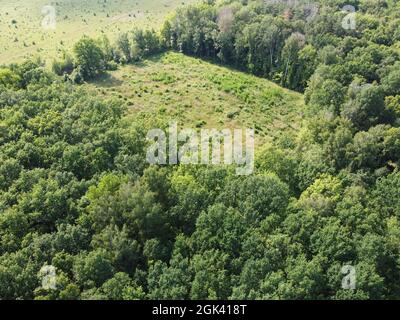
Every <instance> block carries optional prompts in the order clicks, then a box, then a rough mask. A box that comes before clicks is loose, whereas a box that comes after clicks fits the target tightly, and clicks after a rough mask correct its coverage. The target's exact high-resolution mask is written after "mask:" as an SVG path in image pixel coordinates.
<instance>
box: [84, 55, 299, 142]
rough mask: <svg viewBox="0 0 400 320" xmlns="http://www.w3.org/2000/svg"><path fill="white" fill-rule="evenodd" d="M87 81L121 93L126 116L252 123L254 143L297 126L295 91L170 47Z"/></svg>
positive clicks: (188, 123) (213, 124) (195, 123)
mask: <svg viewBox="0 0 400 320" xmlns="http://www.w3.org/2000/svg"><path fill="white" fill-rule="evenodd" d="M88 86H90V87H91V88H92V89H93V90H96V91H97V93H98V94H100V95H104V96H106V97H109V96H115V97H119V98H122V99H124V100H125V101H126V103H127V105H128V107H129V114H130V115H131V116H136V115H138V113H146V114H147V115H150V116H151V115H156V114H158V115H160V116H162V117H163V119H168V120H178V121H179V125H180V126H184V127H190V128H196V127H197V128H201V127H206V128H231V129H233V128H254V129H255V130H256V133H257V134H256V144H260V143H262V142H265V141H267V140H269V139H271V138H276V137H279V136H280V135H281V134H282V133H284V132H288V131H291V130H295V129H298V127H299V126H300V123H301V119H302V112H301V111H302V110H304V109H303V108H304V100H303V96H302V95H301V94H298V93H295V92H292V91H290V90H287V89H283V88H281V87H279V86H278V85H276V84H274V83H272V82H270V81H268V80H265V79H261V78H257V77H255V76H252V75H248V74H245V73H242V72H239V71H234V70H231V69H229V68H226V67H221V66H218V65H214V64H212V63H209V62H205V61H202V60H200V59H196V58H192V57H187V56H184V55H182V54H179V53H174V52H169V53H165V54H162V55H160V56H157V57H154V58H152V59H149V60H145V61H143V62H142V63H140V64H136V65H128V66H124V67H121V68H120V69H119V70H117V71H115V72H111V73H110V74H109V75H106V76H104V77H103V78H101V79H99V80H97V81H95V82H92V83H90V84H88ZM128 116H129V115H128Z"/></svg>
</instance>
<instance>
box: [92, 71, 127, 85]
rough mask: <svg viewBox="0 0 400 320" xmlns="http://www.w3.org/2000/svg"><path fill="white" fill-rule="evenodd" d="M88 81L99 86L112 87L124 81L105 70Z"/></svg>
mask: <svg viewBox="0 0 400 320" xmlns="http://www.w3.org/2000/svg"><path fill="white" fill-rule="evenodd" d="M90 83H92V84H94V85H96V86H98V87H100V88H114V87H120V86H121V85H122V84H123V83H124V81H122V80H120V79H117V78H115V77H114V76H113V75H111V74H110V73H108V72H106V73H103V74H102V75H100V76H98V77H97V78H96V79H94V80H92V81H90Z"/></svg>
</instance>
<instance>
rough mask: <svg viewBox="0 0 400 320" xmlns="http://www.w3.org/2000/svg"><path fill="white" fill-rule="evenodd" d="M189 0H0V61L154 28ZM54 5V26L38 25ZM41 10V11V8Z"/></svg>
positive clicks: (55, 52) (45, 55)
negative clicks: (90, 38)
mask: <svg viewBox="0 0 400 320" xmlns="http://www.w3.org/2000/svg"><path fill="white" fill-rule="evenodd" d="M193 2H195V0H184V1H182V0H58V1H48V0H29V1H23V0H12V1H11V0H0V31H1V32H0V64H5V63H11V62H17V61H21V60H23V59H24V58H27V57H29V56H31V55H35V56H40V57H41V58H42V59H46V58H53V57H55V56H57V55H59V54H60V52H62V51H63V50H68V49H70V47H71V46H72V45H73V44H74V43H75V42H76V41H77V40H79V38H81V37H82V36H83V35H88V36H100V35H102V34H105V35H107V36H109V37H110V38H113V37H115V36H116V35H117V34H119V33H121V32H123V31H126V30H131V29H132V28H133V27H135V26H137V27H140V28H153V27H154V28H156V29H157V28H159V27H160V25H161V24H162V22H163V20H164V17H165V16H166V15H168V13H170V12H171V11H173V10H174V9H176V8H177V7H178V6H180V5H184V4H189V3H193ZM46 6H51V7H54V8H55V22H56V25H55V29H51V28H48V29H46V28H43V26H42V22H43V21H44V19H46V18H50V16H51V11H49V10H48V9H47V11H46V9H43V8H45V7H46ZM42 10H44V11H43V12H42Z"/></svg>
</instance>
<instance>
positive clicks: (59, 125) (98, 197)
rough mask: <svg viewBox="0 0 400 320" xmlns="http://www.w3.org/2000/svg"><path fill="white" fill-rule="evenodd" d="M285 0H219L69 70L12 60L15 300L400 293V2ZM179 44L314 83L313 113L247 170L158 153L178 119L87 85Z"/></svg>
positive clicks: (2, 112)
mask: <svg viewBox="0 0 400 320" xmlns="http://www.w3.org/2000/svg"><path fill="white" fill-rule="evenodd" d="M282 2H283V3H282ZM284 2H285V1H281V2H280V1H261V0H260V1H258V0H254V1H251V0H248V1H246V0H242V1H238V0H231V1H229V0H227V1H205V2H204V3H201V4H198V5H192V6H187V7H184V8H182V9H178V10H177V11H176V12H175V13H174V14H173V15H171V16H170V17H169V18H168V19H167V20H166V21H165V23H164V26H163V28H162V29H161V30H160V31H152V30H140V29H135V30H133V31H132V32H128V33H123V34H121V35H120V37H119V38H118V39H117V40H116V41H110V40H108V39H107V38H106V37H101V38H99V39H91V38H88V37H84V38H82V39H81V40H80V41H79V42H78V43H76V45H75V46H74V49H73V50H72V51H71V52H65V53H64V54H63V57H62V58H58V59H55V61H54V62H53V64H52V71H50V70H49V68H46V67H45V66H44V65H43V63H42V61H40V59H31V60H29V61H26V62H24V63H21V64H13V65H9V66H3V67H1V68H0V299H127V300H129V299H393V298H394V299H398V298H400V246H399V244H400V221H399V220H400V172H399V164H400V59H399V58H400V57H399V55H400V28H399V25H400V2H399V1H396V0H391V1H389V0H388V1H380V0H379V1H378V0H347V1H341V0H319V1H314V2H313V5H314V6H316V7H317V8H318V13H316V14H315V16H312V15H310V12H309V11H308V10H309V7H308V6H309V4H310V1H304V2H302V1H294V2H291V3H292V4H291V5H290V6H289V5H288V4H287V3H284ZM345 5H352V6H353V7H354V9H355V14H353V15H351V18H352V19H353V18H354V19H355V21H356V27H355V29H352V28H344V27H343V21H344V19H346V16H348V15H349V12H346V11H343V10H342V8H343V7H344V6H345ZM166 50H175V51H180V52H182V53H184V54H187V55H193V56H197V57H201V58H203V59H207V60H210V61H213V62H214V63H220V64H223V65H227V66H230V67H231V68H235V69H239V70H242V71H245V72H249V73H253V74H255V75H257V76H260V77H265V78H268V79H270V80H271V81H274V82H276V83H278V84H280V85H282V86H284V87H287V88H289V89H292V90H296V91H299V92H302V93H304V96H305V100H306V109H305V110H303V112H304V114H305V115H306V116H305V118H306V120H305V123H304V124H302V128H301V129H300V130H299V131H298V132H297V133H296V134H287V135H284V136H282V137H280V138H279V139H275V141H273V142H271V143H268V144H265V145H263V146H262V147H260V148H259V150H257V158H256V171H255V173H254V174H252V175H249V176H246V177H242V176H237V175H236V174H235V168H234V167H232V166H189V165H177V166H150V165H148V164H147V163H146V150H147V145H148V142H147V141H146V133H147V131H148V130H149V129H151V128H157V127H164V126H167V125H168V124H167V123H166V121H165V119H163V118H162V117H161V116H147V117H146V116H138V117H136V118H135V119H134V121H132V119H131V118H130V119H129V121H127V118H125V117H124V115H125V112H126V104H125V102H124V101H123V100H121V99H118V98H115V99H104V98H103V97H101V96H96V95H94V94H93V93H92V92H91V91H90V90H89V89H87V88H85V87H84V86H82V85H81V84H82V83H84V82H85V81H89V80H90V79H93V78H96V77H97V76H98V75H101V74H102V73H105V72H108V71H109V70H115V69H116V68H118V67H119V65H122V64H128V63H137V62H138V61H141V60H142V59H144V58H145V57H148V56H151V55H153V54H156V53H159V52H162V51H166ZM45 265H48V266H54V267H55V270H56V280H57V281H56V283H57V285H56V288H43V286H42V278H43V275H42V274H41V270H42V268H43V266H45ZM346 265H349V266H354V268H355V271H356V286H355V288H352V289H348V288H343V286H342V280H343V277H344V276H345V274H343V273H342V268H343V266H346Z"/></svg>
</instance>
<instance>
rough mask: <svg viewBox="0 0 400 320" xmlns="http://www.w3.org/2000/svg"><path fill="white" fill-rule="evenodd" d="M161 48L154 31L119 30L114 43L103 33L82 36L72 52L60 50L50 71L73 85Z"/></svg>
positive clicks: (135, 60)
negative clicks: (60, 55) (60, 52)
mask: <svg viewBox="0 0 400 320" xmlns="http://www.w3.org/2000/svg"><path fill="white" fill-rule="evenodd" d="M162 50H163V45H162V43H161V39H160V37H159V35H158V34H157V33H156V32H155V31H153V30H152V31H151V30H141V29H135V30H133V31H131V32H127V33H123V34H121V35H120V36H119V38H118V39H117V41H116V42H115V43H113V44H112V43H111V42H110V40H109V39H108V38H107V37H106V36H103V37H101V38H99V39H93V38H90V37H88V36H84V37H83V38H82V39H81V40H79V41H78V42H77V43H76V44H75V45H74V48H73V55H71V54H69V53H67V52H64V53H63V57H62V58H61V59H59V60H54V61H53V64H52V70H53V72H54V73H56V74H57V75H59V76H65V79H69V80H71V81H72V82H74V83H76V84H81V83H82V82H83V81H86V80H91V79H94V78H96V77H97V76H99V75H101V74H103V73H104V72H106V71H107V70H115V69H116V68H117V65H118V64H120V63H122V64H124V63H131V62H137V61H140V60H141V59H143V58H146V57H148V56H150V55H154V54H157V53H159V52H161V51H162Z"/></svg>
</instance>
